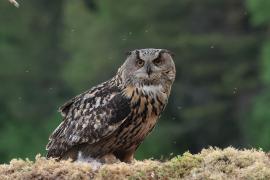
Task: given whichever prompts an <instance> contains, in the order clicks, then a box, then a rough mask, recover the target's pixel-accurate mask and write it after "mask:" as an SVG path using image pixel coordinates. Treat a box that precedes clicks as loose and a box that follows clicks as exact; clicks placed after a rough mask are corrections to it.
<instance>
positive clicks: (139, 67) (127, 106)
mask: <svg viewBox="0 0 270 180" xmlns="http://www.w3.org/2000/svg"><path fill="white" fill-rule="evenodd" d="M174 79H175V65H174V62H173V60H172V57H171V54H170V52H169V51H167V50H163V49H141V50H134V51H132V52H130V53H129V55H128V57H127V59H126V61H125V63H124V64H123V65H122V66H121V67H120V68H119V70H118V73H117V74H116V76H115V77H113V78H112V79H111V80H109V81H106V82H104V83H102V84H100V85H98V86H96V87H94V88H92V89H90V90H89V91H86V92H85V93H83V94H80V95H78V96H76V97H75V98H73V99H71V100H70V101H68V102H67V103H65V104H64V105H63V106H62V107H60V109H59V110H60V112H61V114H62V116H63V117H64V119H63V121H62V123H61V124H60V125H59V126H58V127H57V128H56V130H55V131H54V132H53V133H52V135H51V136H50V138H49V143H48V144H47V150H48V154H47V157H55V158H59V159H67V158H71V159H73V160H85V159H87V158H98V159H106V157H111V156H113V157H116V158H117V159H119V160H121V161H123V162H131V161H132V159H133V156H134V153H135V150H136V149H137V147H138V146H139V145H140V143H141V142H142V141H143V140H144V138H145V137H146V136H147V135H148V134H149V133H150V132H151V130H152V129H153V128H154V126H155V124H156V122H157V120H158V117H159V116H160V114H161V112H162V111H163V109H164V107H165V105H166V104H167V101H168V97H169V94H170V90H171V85H172V83H173V81H174Z"/></svg>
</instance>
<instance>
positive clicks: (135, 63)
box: [121, 48, 176, 86]
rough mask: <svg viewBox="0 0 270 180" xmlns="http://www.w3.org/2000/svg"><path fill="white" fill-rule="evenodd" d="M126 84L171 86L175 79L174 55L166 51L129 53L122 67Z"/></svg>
mask: <svg viewBox="0 0 270 180" xmlns="http://www.w3.org/2000/svg"><path fill="white" fill-rule="evenodd" d="M121 70H122V72H121V76H122V80H123V81H124V82H125V84H130V85H134V86H143V85H148V86H149V85H160V84H161V85H163V84H164V85H171V84H172V83H173V81H174V79H175V74H176V70H175V64H174V61H173V58H172V53H171V52H170V51H168V50H166V49H152V48H151V49H137V50H134V51H130V52H129V53H128V56H127V59H126V61H125V63H124V64H123V65H122V67H121Z"/></svg>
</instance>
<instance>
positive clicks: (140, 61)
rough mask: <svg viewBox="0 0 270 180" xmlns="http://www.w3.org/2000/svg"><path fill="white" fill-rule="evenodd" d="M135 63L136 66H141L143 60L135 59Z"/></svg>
mask: <svg viewBox="0 0 270 180" xmlns="http://www.w3.org/2000/svg"><path fill="white" fill-rule="evenodd" d="M136 64H137V66H138V67H143V65H144V61H143V60H141V59H138V60H137V61H136Z"/></svg>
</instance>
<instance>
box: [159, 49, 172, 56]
mask: <svg viewBox="0 0 270 180" xmlns="http://www.w3.org/2000/svg"><path fill="white" fill-rule="evenodd" d="M161 53H168V54H169V55H171V56H172V57H175V54H174V53H173V52H172V51H170V50H167V49H163V50H161Z"/></svg>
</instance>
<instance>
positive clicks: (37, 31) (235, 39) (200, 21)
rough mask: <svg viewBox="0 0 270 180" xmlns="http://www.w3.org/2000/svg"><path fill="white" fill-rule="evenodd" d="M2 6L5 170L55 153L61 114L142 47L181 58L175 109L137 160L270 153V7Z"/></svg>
mask: <svg viewBox="0 0 270 180" xmlns="http://www.w3.org/2000/svg"><path fill="white" fill-rule="evenodd" d="M18 2H19V3H20V7H19V8H16V7H14V6H13V5H12V4H10V3H9V2H8V1H7V0H3V1H1V2H0V22H1V23H0V82H1V84H0V162H8V161H9V160H10V159H11V158H16V157H21V158H25V157H29V158H33V157H34V156H35V155H36V154H37V153H42V154H43V155H44V154H45V145H46V143H47V139H48V136H49V134H50V133H51V132H52V131H53V129H54V128H56V126H57V125H58V124H59V123H60V122H61V116H60V115H59V113H58V112H57V108H58V106H60V105H62V104H63V103H64V102H65V101H66V100H68V99H70V98H71V97H73V96H75V95H76V94H79V93H81V92H83V91H85V90H86V89H88V88H90V87H91V86H94V85H96V84H98V83H100V82H102V81H105V80H107V79H109V78H110V77H112V76H113V75H114V73H115V72H116V70H117V68H118V67H119V66H120V65H121V64H122V63H123V61H124V59H125V52H127V51H128V50H133V49H136V48H147V47H154V48H167V49H170V50H171V51H173V52H174V53H175V55H176V56H175V63H176V66H177V78H176V82H175V84H174V86H173V90H172V94H171V98H170V100H169V104H168V106H167V108H166V110H165V113H164V114H163V116H162V118H161V120H160V121H159V123H158V125H157V127H156V128H155V130H154V131H153V133H152V134H151V135H150V136H149V137H148V138H147V139H146V140H145V142H144V143H143V144H142V146H140V148H139V150H138V152H137V154H136V158H137V159H143V158H150V157H154V158H168V157H169V156H170V155H171V153H174V154H180V153H183V152H185V151H191V152H192V153H196V152H199V151H200V150H201V149H202V148H206V147H208V146H217V147H221V148H223V147H226V146H234V147H238V148H252V147H254V148H263V150H266V151H268V150H270V139H269V138H270V131H269V129H270V93H269V90H270V59H269V58H270V38H269V37H270V36H269V24H270V1H267V0H247V1H244V0H237V1H236V0H220V1H217V0H204V1H197V0H181V1H177V0H166V1H156V0H148V1H144V0H136V1H128V0H119V1H117V2H116V1H108V0H100V1H98V0H76V1H75V0H73V1H72V0H71V1H67V0H66V1H64V0H57V1H55V0H39V1H36V0H27V1H22V0H21V1H18Z"/></svg>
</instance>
